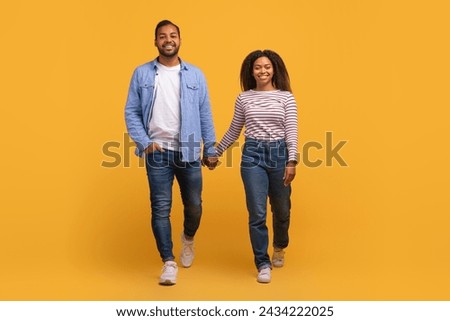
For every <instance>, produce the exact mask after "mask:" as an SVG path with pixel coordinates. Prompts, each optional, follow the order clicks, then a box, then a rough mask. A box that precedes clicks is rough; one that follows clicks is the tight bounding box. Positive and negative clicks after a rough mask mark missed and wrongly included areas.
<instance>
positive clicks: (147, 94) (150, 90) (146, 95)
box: [139, 82, 155, 106]
mask: <svg viewBox="0 0 450 321" xmlns="http://www.w3.org/2000/svg"><path fill="white" fill-rule="evenodd" d="M154 91H155V84H153V83H150V82H145V83H143V84H141V85H140V86H139V94H140V95H141V102H142V104H143V105H145V106H147V105H148V104H149V103H150V101H151V99H152V97H153V94H154Z"/></svg>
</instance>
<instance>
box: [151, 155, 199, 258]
mask: <svg viewBox="0 0 450 321" xmlns="http://www.w3.org/2000/svg"><path fill="white" fill-rule="evenodd" d="M146 169H147V177H148V182H149V186H150V202H151V208H152V219H151V222H152V230H153V234H154V236H155V239H156V246H157V248H158V251H159V254H160V256H161V258H162V260H163V262H165V261H170V260H174V259H175V256H174V255H173V243H172V228H171V224H170V211H171V208H172V186H173V180H174V177H176V179H177V181H178V185H179V186H180V192H181V199H182V201H183V206H184V225H183V227H184V233H185V235H187V236H190V237H193V236H194V235H195V233H196V231H197V229H198V227H199V225H200V219H201V216H202V199H201V193H202V172H201V164H200V161H195V162H183V161H181V153H179V152H174V151H170V150H165V151H164V152H160V151H155V152H153V153H151V154H148V155H146Z"/></svg>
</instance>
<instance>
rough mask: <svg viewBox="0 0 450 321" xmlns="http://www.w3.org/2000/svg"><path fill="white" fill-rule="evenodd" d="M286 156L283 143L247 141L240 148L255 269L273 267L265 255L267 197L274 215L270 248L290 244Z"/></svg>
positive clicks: (266, 242) (289, 207)
mask: <svg viewBox="0 0 450 321" xmlns="http://www.w3.org/2000/svg"><path fill="white" fill-rule="evenodd" d="M287 156H288V153H287V147H286V143H285V142H284V140H280V141H273V142H269V141H257V140H254V139H250V138H247V139H246V141H245V145H244V148H243V152H242V161H241V177H242V180H243V182H244V188H245V195H246V202H247V209H248V212H249V230H250V241H251V243H252V248H253V254H254V256H255V265H256V267H257V269H258V270H261V269H263V268H265V267H271V266H272V264H271V262H270V258H269V255H268V253H267V248H268V244H269V235H268V229H267V225H266V217H267V198H268V197H269V200H270V206H271V210H272V215H273V246H275V247H277V248H285V247H287V246H288V243H289V236H288V229H289V223H290V210H291V198H290V197H291V186H290V185H288V186H284V183H283V176H284V171H285V168H286V162H287Z"/></svg>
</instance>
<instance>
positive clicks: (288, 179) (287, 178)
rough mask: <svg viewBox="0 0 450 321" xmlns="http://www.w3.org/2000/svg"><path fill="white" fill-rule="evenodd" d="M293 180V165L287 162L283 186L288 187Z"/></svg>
mask: <svg viewBox="0 0 450 321" xmlns="http://www.w3.org/2000/svg"><path fill="white" fill-rule="evenodd" d="M294 178H295V163H294V162H288V163H287V164H286V169H285V170H284V176H283V180H284V186H288V185H289V184H290V183H291V182H292V181H293V180H294Z"/></svg>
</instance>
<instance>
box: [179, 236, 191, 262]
mask: <svg viewBox="0 0 450 321" xmlns="http://www.w3.org/2000/svg"><path fill="white" fill-rule="evenodd" d="M181 247H182V249H181V255H180V261H181V265H182V266H183V267H185V268H188V267H190V266H191V265H192V261H194V240H187V239H186V236H185V235H184V233H181Z"/></svg>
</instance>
